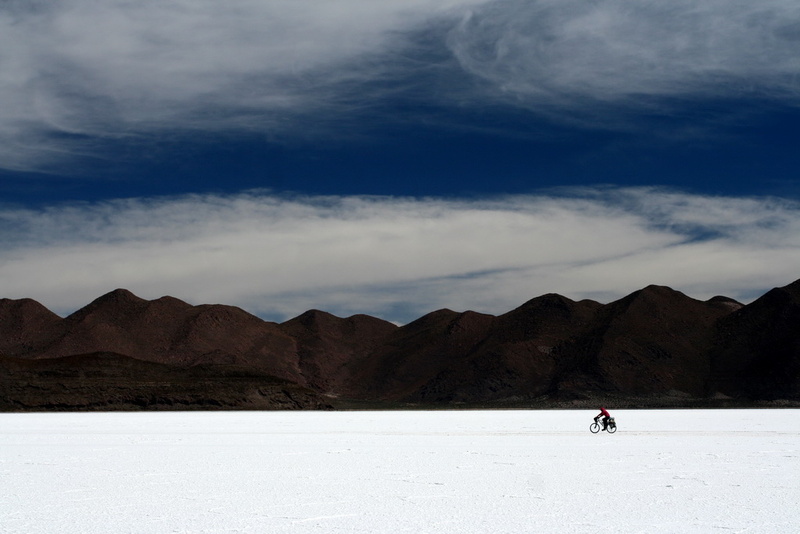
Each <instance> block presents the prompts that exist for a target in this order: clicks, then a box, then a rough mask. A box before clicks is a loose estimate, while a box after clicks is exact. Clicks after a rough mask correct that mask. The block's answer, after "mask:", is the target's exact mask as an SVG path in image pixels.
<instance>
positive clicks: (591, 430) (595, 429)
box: [589, 423, 600, 434]
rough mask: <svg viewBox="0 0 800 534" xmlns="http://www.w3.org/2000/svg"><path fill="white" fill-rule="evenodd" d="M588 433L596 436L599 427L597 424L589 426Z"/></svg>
mask: <svg viewBox="0 0 800 534" xmlns="http://www.w3.org/2000/svg"><path fill="white" fill-rule="evenodd" d="M589 432H591V433H592V434H597V433H598V432H600V425H598V424H597V423H592V424H591V425H589Z"/></svg>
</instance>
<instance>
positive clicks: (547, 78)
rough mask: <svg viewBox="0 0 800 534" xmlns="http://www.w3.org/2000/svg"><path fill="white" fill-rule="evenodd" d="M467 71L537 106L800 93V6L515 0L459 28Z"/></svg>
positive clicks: (478, 13)
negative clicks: (799, 54)
mask: <svg viewBox="0 0 800 534" xmlns="http://www.w3.org/2000/svg"><path fill="white" fill-rule="evenodd" d="M448 43H449V46H450V48H451V49H452V51H453V53H454V54H455V55H456V57H457V58H458V59H459V61H460V63H461V65H462V66H463V67H464V69H466V70H467V71H469V72H471V73H473V74H475V75H476V76H479V77H481V78H483V79H485V80H487V81H488V82H489V83H490V84H491V85H492V86H493V87H495V88H496V89H498V90H499V91H501V92H504V93H506V94H507V95H509V97H511V98H515V99H517V100H518V101H519V100H521V101H522V102H527V104H528V105H530V106H532V107H539V106H542V107H545V106H551V107H556V108H558V109H562V110H563V109H566V110H570V109H574V108H580V109H583V110H585V108H586V107H587V106H597V105H601V104H602V105H608V106H615V107H616V110H617V111H618V110H619V109H620V108H622V109H624V108H625V107H628V106H632V107H634V108H636V109H638V108H641V107H642V106H649V107H653V108H655V107H656V106H657V105H658V104H661V103H663V102H665V101H666V102H669V101H670V100H672V99H677V100H682V99H702V98H711V99H720V98H728V99H736V98H754V97H755V98H769V99H772V98H774V99H779V100H788V101H791V102H792V103H793V105H796V104H797V102H798V100H800V80H798V72H800V60H799V59H798V56H797V53H796V51H797V46H798V43H800V6H798V5H797V4H796V3H795V2H790V1H786V0H766V1H764V2H758V3H753V2H747V1H745V0H709V1H705V2H702V3H697V2H693V1H691V0H676V1H674V2H666V3H658V2H644V1H634V2H631V1H629V0H604V1H602V2H585V1H583V0H566V1H564V0H539V1H534V2H529V1H520V0H512V1H511V2H503V3H494V2H493V3H489V4H486V5H484V6H481V7H478V8H476V9H475V10H474V11H473V12H471V13H470V14H469V15H468V16H466V17H465V18H464V20H463V21H462V22H461V24H460V25H459V26H458V27H457V28H455V29H453V30H452V31H451V32H450V35H449V40H448Z"/></svg>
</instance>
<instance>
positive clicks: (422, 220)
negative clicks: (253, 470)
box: [0, 188, 800, 322]
mask: <svg viewBox="0 0 800 534" xmlns="http://www.w3.org/2000/svg"><path fill="white" fill-rule="evenodd" d="M719 214H722V216H717V215H719ZM0 223H2V224H0V243H2V245H3V246H2V251H0V295H2V296H4V297H12V298H21V297H32V298H35V299H37V300H39V301H40V302H42V303H43V304H45V305H46V306H48V307H50V308H51V309H54V310H56V311H58V312H59V313H62V314H64V313H69V312H71V311H74V310H75V309H77V308H78V307H80V306H83V305H85V304H87V303H88V302H89V301H91V300H92V299H94V298H96V297H97V296H99V295H101V294H103V293H105V292H107V291H110V290H112V289H114V288H116V287H125V288H128V289H130V290H132V291H133V292H134V293H137V294H139V295H140V296H142V297H145V298H157V297H159V296H162V295H165V294H169V295H173V296H176V297H179V298H183V299H186V300H188V301H190V302H193V303H208V302H221V303H226V304H233V305H239V306H241V307H243V308H245V309H247V310H249V311H251V312H253V313H257V314H259V315H261V316H263V317H266V318H270V319H276V320H285V319H288V318H290V317H292V316H294V315H297V314H300V313H302V312H303V311H305V310H307V309H311V308H319V309H324V310H327V311H330V312H332V313H335V314H338V315H342V316H346V315H350V314H354V313H369V314H373V315H377V316H380V317H384V318H386V319H390V320H395V321H398V322H405V321H408V320H411V319H414V318H416V317H418V316H420V315H422V314H424V313H427V312H429V311H433V310H435V309H438V308H442V307H449V308H452V309H456V310H466V309H474V310H477V311H481V312H487V313H503V312H505V311H508V310H510V309H512V308H514V307H516V306H518V305H520V304H522V303H523V302H524V301H525V300H527V299H529V298H533V297H535V296H539V295H541V294H544V293H548V292H558V293H561V294H564V295H566V296H568V297H571V298H574V299H580V298H594V299H597V300H600V301H605V302H607V301H610V300H613V299H615V298H619V297H622V296H624V295H626V294H627V293H629V292H631V291H634V290H637V289H640V288H641V287H644V286H646V285H648V284H651V283H657V284H665V285H670V286H672V287H674V288H675V289H679V290H681V291H684V292H685V293H687V294H689V295H690V296H693V297H695V298H709V297H711V296H713V295H716V294H725V295H727V296H730V297H733V298H738V299H741V300H748V299H751V298H753V297H755V296H757V295H758V294H760V293H762V292H763V291H764V290H766V289H769V288H770V287H774V286H778V285H785V284H787V283H789V282H791V281H793V280H794V279H796V278H797V277H798V272H797V269H796V266H797V265H800V237H798V236H800V206H799V205H798V204H797V203H793V202H788V201H780V200H776V199H768V198H751V199H735V198H725V197H704V196H696V195H690V194H685V193H681V192H676V191H664V190H659V189H615V188H605V189H582V190H564V191H558V192H551V193H548V194H541V195H535V196H516V197H502V198H496V199H491V200H440V199H409V198H391V197H283V196H275V195H272V194H270V193H268V192H251V193H247V194H239V195H232V196H209V195H205V196H184V197H176V198H161V199H130V200H118V201H109V202H102V203H93V204H77V205H62V206H53V207H50V208H46V209H42V210H25V209H11V208H5V209H3V210H2V211H0Z"/></svg>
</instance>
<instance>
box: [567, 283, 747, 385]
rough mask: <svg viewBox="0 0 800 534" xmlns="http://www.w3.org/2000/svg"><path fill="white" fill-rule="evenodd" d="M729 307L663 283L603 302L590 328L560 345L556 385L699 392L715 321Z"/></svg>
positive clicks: (729, 307) (708, 361)
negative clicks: (698, 298) (694, 296)
mask: <svg viewBox="0 0 800 534" xmlns="http://www.w3.org/2000/svg"><path fill="white" fill-rule="evenodd" d="M731 309H732V306H731V305H730V304H729V303H720V302H718V301H716V300H712V301H708V302H702V301H699V300H695V299H692V298H690V297H687V296H686V295H684V294H683V293H680V292H678V291H674V290H672V289H670V288H668V287H662V286H648V287H646V288H644V289H642V290H640V291H636V292H635V293H632V294H631V295H628V296H627V297H625V298H623V299H620V300H618V301H615V302H612V303H610V304H607V305H605V306H602V307H601V308H598V310H597V314H596V315H595V317H594V320H593V322H592V324H591V326H590V328H588V329H587V330H585V331H584V333H583V334H581V335H580V336H578V337H577V339H576V341H575V342H574V343H572V344H570V345H568V346H564V347H562V349H561V350H560V351H559V354H558V357H559V365H558V367H559V371H558V373H557V378H556V382H557V390H558V391H560V392H561V393H565V394H567V395H570V394H573V395H579V394H580V392H581V391H582V390H586V389H598V390H600V391H609V392H623V393H627V394H636V395H654V394H664V393H667V392H670V391H680V392H684V393H688V394H691V395H702V394H703V392H704V391H705V385H706V381H707V379H708V375H709V369H710V360H709V351H710V349H711V346H712V335H711V334H712V332H713V326H714V323H715V322H716V321H717V320H718V319H719V318H720V317H723V316H725V315H727V314H729V313H730V312H731Z"/></svg>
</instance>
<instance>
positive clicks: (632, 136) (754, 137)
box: [2, 102, 800, 205]
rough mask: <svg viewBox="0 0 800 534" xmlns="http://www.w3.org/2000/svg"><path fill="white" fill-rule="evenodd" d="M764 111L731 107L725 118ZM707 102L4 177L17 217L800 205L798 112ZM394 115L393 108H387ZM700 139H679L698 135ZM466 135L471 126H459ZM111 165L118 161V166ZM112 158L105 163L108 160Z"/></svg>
mask: <svg viewBox="0 0 800 534" xmlns="http://www.w3.org/2000/svg"><path fill="white" fill-rule="evenodd" d="M748 105H750V106H751V107H752V108H753V109H758V108H759V105H760V103H759V102H735V103H731V104H730V110H726V109H725V108H722V109H720V107H719V106H718V105H716V106H713V108H712V109H713V110H714V114H715V115H716V116H720V115H723V116H724V114H725V112H726V111H729V112H730V113H731V114H733V113H735V112H737V111H739V110H741V109H742V107H743V106H748ZM704 106H705V104H704V103H696V104H693V105H692V106H686V107H685V108H684V109H683V110H682V112H681V116H680V117H676V118H669V119H668V120H663V119H662V118H658V117H656V118H648V117H642V118H640V119H639V120H638V121H637V125H636V131H633V132H629V131H606V130H602V129H598V128H596V127H583V126H573V127H567V126H563V125H558V124H553V123H552V121H548V120H546V119H542V118H539V117H537V116H536V115H535V114H533V113H531V112H529V111H527V110H517V109H514V108H507V109H502V110H496V115H495V116H493V117H479V118H475V117H468V116H467V117H461V116H458V114H456V113H451V116H450V118H451V120H454V121H455V122H454V123H453V125H452V126H426V125H424V124H402V125H392V124H389V125H387V127H384V128H381V127H378V128H374V127H373V128H371V129H370V132H369V138H364V137H357V138H346V137H345V138H344V139H341V140H339V139H336V138H335V136H334V137H333V138H331V139H314V140H307V139H301V138H290V139H287V140H270V139H266V138H265V136H258V135H252V134H236V135H224V136H219V138H215V136H213V135H204V136H202V138H201V139H199V140H192V139H179V140H164V141H163V142H161V141H160V140H158V139H154V140H149V141H148V142H146V143H144V144H142V145H139V144H136V145H134V146H126V144H125V143H124V142H122V143H119V142H110V143H105V144H104V148H103V150H104V157H103V158H102V159H97V158H94V157H86V158H79V159H78V160H77V161H71V162H70V163H69V164H66V163H65V164H64V166H63V168H58V167H56V168H54V169H51V170H49V171H48V172H47V173H46V174H39V173H37V174H32V173H30V172H14V171H5V172H4V173H3V184H4V185H3V186H2V193H3V198H4V199H5V200H6V201H10V202H14V203H21V204H24V205H41V204H43V203H45V204H46V203H53V202H61V201H74V200H88V201H93V200H99V199H104V198H120V197H138V196H159V195H177V194H185V193H231V192H237V191H242V190H247V189H257V188H267V189H270V190H272V191H274V192H283V193H300V194H311V195H361V194H367V195H401V196H406V195H410V196H445V197H448V196H450V197H451V196H458V197H462V196H466V197H475V196H485V195H498V194H530V193H535V192H537V191H539V190H541V189H547V188H552V187H560V186H580V185H588V184H593V185H605V184H613V185H620V186H637V185H659V186H666V187H675V188H679V189H682V190H685V191H688V192H695V193H702V194H711V195H730V196H740V195H777V196H782V197H789V198H798V196H800V177H798V171H797V169H799V168H800V150H798V149H797V143H798V139H800V132H798V129H799V128H800V110H797V109H794V108H789V109H783V108H782V109H777V110H776V109H771V110H764V111H759V112H758V113H756V114H755V115H756V116H754V117H750V118H748V120H747V121H746V122H744V123H735V124H730V125H718V124H702V122H701V121H702V120H703V119H704V118H705V117H706V115H705V114H704V111H706V108H705V107H704ZM386 111H387V112H388V113H391V112H392V111H393V110H392V108H391V103H390V102H389V103H387V104H386ZM698 123H700V126H701V127H702V128H703V129H704V131H703V132H702V136H700V135H698V134H696V133H687V130H689V129H690V128H691V127H693V126H697V125H698ZM467 126H468V127H467ZM116 155H119V156H120V157H118V158H117V157H115V156H116ZM105 156H110V157H105Z"/></svg>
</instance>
